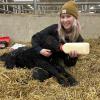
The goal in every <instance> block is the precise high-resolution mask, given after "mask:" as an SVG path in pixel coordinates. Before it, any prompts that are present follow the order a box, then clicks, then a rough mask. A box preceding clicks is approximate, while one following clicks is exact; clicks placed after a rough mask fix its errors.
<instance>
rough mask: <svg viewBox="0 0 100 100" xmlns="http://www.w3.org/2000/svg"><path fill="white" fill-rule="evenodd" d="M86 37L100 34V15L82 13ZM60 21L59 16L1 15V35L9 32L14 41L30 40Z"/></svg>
mask: <svg viewBox="0 0 100 100" xmlns="http://www.w3.org/2000/svg"><path fill="white" fill-rule="evenodd" d="M79 20H80V22H81V26H82V35H83V37H84V38H97V37H98V36H100V15H87V14H86V15H81V16H80V19H79ZM57 22H58V17H57V16H33V15H27V14H26V15H0V35H6V34H8V35H9V36H10V37H11V39H12V40H13V41H18V42H19V41H22V42H30V41H31V37H32V35H33V34H35V33H36V32H38V31H40V30H41V29H43V28H45V27H47V26H48V25H51V24H53V23H57Z"/></svg>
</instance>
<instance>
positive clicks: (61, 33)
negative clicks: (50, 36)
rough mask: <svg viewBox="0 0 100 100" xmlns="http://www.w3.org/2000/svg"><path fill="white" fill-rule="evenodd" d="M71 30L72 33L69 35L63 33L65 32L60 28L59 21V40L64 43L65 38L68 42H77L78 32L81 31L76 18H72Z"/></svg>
mask: <svg viewBox="0 0 100 100" xmlns="http://www.w3.org/2000/svg"><path fill="white" fill-rule="evenodd" d="M72 28H73V31H72V32H71V33H69V34H67V33H66V32H65V30H64V29H63V28H62V26H61V23H60V21H59V22H58V35H59V39H60V40H63V41H64V42H66V40H65V38H66V37H67V38H68V39H69V41H70V42H75V41H76V40H77V38H78V36H79V33H80V31H81V26H80V23H79V21H78V20H77V19H76V18H74V22H73V25H72Z"/></svg>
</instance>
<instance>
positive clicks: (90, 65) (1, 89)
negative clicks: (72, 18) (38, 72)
mask: <svg viewBox="0 0 100 100" xmlns="http://www.w3.org/2000/svg"><path fill="white" fill-rule="evenodd" d="M87 41H88V42H89V43H90V45H91V51H90V54H89V55H87V56H82V57H80V58H79V61H78V63H77V64H76V67H74V68H71V69H69V71H70V73H71V74H72V75H73V76H75V78H76V79H77V81H78V82H79V83H78V85H77V86H73V87H62V86H60V85H59V84H58V83H57V82H56V80H55V79H54V78H50V79H48V80H46V81H45V82H43V83H41V82H39V81H36V80H32V78H31V75H32V73H31V70H28V69H17V68H15V69H12V70H8V69H6V68H4V67H3V65H4V63H3V62H0V100H99V99H100V38H99V39H94V40H87ZM4 52H7V49H2V50H0V54H2V53H4Z"/></svg>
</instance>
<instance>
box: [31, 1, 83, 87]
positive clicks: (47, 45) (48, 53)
mask: <svg viewBox="0 0 100 100" xmlns="http://www.w3.org/2000/svg"><path fill="white" fill-rule="evenodd" d="M59 18H60V19H59V22H58V24H53V25H51V26H49V27H47V28H45V29H43V30H42V31H40V32H38V33H36V34H35V35H33V36H32V48H33V52H35V53H37V55H38V59H37V60H36V66H37V67H35V68H34V69H33V78H35V79H38V80H42V81H43V80H44V79H47V78H49V77H51V76H55V77H56V78H57V80H58V82H59V83H60V84H62V85H70V86H72V85H75V84H76V83H77V81H76V80H75V79H74V78H73V77H72V76H71V75H70V74H68V73H67V72H66V71H65V69H64V68H63V67H62V66H61V65H59V61H58V59H59V58H60V59H63V61H64V63H65V64H66V66H67V67H69V66H74V65H75V64H76V62H77V59H78V53H77V52H76V51H74V50H73V51H71V52H70V53H69V54H65V53H64V52H63V51H62V49H61V47H62V45H63V44H64V43H66V42H83V38H82V36H81V35H80V24H79V21H78V8H77V4H76V3H75V2H74V1H68V2H67V3H65V4H64V5H63V6H62V8H61V11H60V16H59ZM39 66H42V67H41V68H40V67H39ZM59 73H60V74H59Z"/></svg>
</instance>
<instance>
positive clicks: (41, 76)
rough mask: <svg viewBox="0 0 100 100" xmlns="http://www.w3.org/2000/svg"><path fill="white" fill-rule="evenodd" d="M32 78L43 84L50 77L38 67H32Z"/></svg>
mask: <svg viewBox="0 0 100 100" xmlns="http://www.w3.org/2000/svg"><path fill="white" fill-rule="evenodd" d="M32 78H33V79H36V80H39V81H40V82H43V81H44V80H45V79H48V78H50V75H49V73H48V72H47V71H46V70H44V69H42V68H39V67H34V68H33V71H32Z"/></svg>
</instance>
